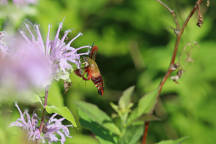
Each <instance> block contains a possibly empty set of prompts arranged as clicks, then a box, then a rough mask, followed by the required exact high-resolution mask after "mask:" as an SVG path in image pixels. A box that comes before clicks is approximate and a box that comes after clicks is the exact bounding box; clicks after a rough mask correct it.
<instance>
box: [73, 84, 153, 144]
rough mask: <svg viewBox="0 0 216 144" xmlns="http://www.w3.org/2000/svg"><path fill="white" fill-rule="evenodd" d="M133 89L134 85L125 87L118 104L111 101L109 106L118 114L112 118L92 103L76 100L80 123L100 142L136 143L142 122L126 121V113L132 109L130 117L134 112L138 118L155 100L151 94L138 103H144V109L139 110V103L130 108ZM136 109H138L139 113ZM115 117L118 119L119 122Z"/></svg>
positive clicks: (103, 143)
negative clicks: (135, 106)
mask: <svg viewBox="0 0 216 144" xmlns="http://www.w3.org/2000/svg"><path fill="white" fill-rule="evenodd" d="M133 90H134V86H132V87H130V88H128V89H126V90H125V91H124V92H123V95H122V96H121V98H120V99H119V102H118V105H115V104H113V103H111V107H112V108H113V109H114V110H115V112H116V113H117V114H118V115H117V116H115V117H113V119H111V118H110V117H109V116H108V115H107V114H106V113H104V112H103V111H102V110H100V109H99V108H98V107H97V106H95V105H93V104H90V103H86V102H78V104H77V106H78V114H79V116H80V124H81V125H82V126H83V127H85V128H87V129H89V130H91V131H92V132H93V133H94V134H95V135H96V137H97V139H98V140H99V141H100V142H101V143H102V144H106V143H107V144H108V143H110V144H125V143H127V144H136V143H137V142H138V141H139V139H140V137H141V136H142V134H143V130H144V126H143V122H142V123H140V124H138V125H137V124H136V123H132V122H131V123H127V121H128V115H129V113H130V112H131V111H132V112H131V113H132V114H133V115H132V117H133V118H134V117H135V116H134V113H135V114H136V116H137V117H136V118H138V117H140V116H141V115H142V114H145V113H149V112H150V110H151V108H152V107H153V106H154V104H155V102H153V101H155V96H154V95H153V96H152V94H151V95H150V96H148V95H147V96H145V100H142V99H141V100H142V101H141V102H140V103H141V104H143V105H144V111H142V112H140V111H141V106H140V104H139V105H138V107H137V108H135V109H134V110H132V109H131V107H132V102H131V97H132V93H133ZM152 97H153V98H152ZM137 109H140V110H139V113H138V111H137ZM138 115H139V116H138ZM136 118H134V119H133V120H135V119H136ZM117 119H119V120H120V123H119V122H118V120H117ZM129 119H130V117H129ZM116 120H117V121H116ZM113 122H115V123H113Z"/></svg>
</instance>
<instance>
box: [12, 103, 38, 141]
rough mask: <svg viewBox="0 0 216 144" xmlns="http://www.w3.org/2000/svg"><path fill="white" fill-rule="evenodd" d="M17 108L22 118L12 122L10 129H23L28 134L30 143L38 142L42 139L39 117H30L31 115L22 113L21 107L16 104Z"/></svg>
mask: <svg viewBox="0 0 216 144" xmlns="http://www.w3.org/2000/svg"><path fill="white" fill-rule="evenodd" d="M15 106H16V107H17V109H18V111H19V113H20V118H18V119H17V120H16V121H15V122H12V123H11V124H10V127H12V126H17V127H21V128H22V129H23V130H25V131H26V132H27V134H28V140H29V141H36V140H40V139H41V134H40V131H39V129H38V128H37V127H38V116H37V114H35V113H34V114H33V116H32V117H30V115H29V113H28V112H27V111H25V112H24V113H22V111H21V110H20V108H19V106H18V105H17V104H15Z"/></svg>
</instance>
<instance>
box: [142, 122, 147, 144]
mask: <svg viewBox="0 0 216 144" xmlns="http://www.w3.org/2000/svg"><path fill="white" fill-rule="evenodd" d="M148 127H149V121H147V122H146V123H145V131H144V135H143V139H142V144H146V139H147V134H148Z"/></svg>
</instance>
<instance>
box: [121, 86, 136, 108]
mask: <svg viewBox="0 0 216 144" xmlns="http://www.w3.org/2000/svg"><path fill="white" fill-rule="evenodd" d="M133 91H134V86H131V87H129V88H128V89H126V90H125V91H124V92H123V95H122V96H121V98H120V100H119V107H120V108H121V109H127V108H128V106H129V104H130V102H131V96H132V93H133Z"/></svg>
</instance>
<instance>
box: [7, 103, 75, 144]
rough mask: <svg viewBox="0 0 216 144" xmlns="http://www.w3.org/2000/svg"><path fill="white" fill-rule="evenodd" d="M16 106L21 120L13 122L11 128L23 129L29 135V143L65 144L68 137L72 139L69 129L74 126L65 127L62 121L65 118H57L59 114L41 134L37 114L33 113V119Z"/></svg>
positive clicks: (50, 120) (53, 116)
mask: <svg viewBox="0 0 216 144" xmlns="http://www.w3.org/2000/svg"><path fill="white" fill-rule="evenodd" d="M15 106H16V107H17V109H18V111H19V113H20V118H18V119H17V120H16V121H15V122H12V123H11V124H10V126H11V127H12V126H17V127H21V128H22V129H23V130H25V131H26V132H27V134H28V140H29V141H33V142H35V141H41V142H42V143H46V142H48V143H49V144H51V143H52V142H57V141H60V142H61V144H64V142H65V140H66V137H69V138H70V137H71V136H70V135H69V130H68V127H71V126H72V125H63V124H62V121H63V120H64V118H61V119H57V118H55V117H56V116H57V114H53V115H52V116H51V118H50V119H49V121H48V122H47V123H46V125H45V126H44V128H43V130H42V133H40V131H39V123H38V121H39V118H38V116H37V114H35V113H33V115H32V117H30V115H29V114H28V112H27V111H25V112H24V113H22V111H21V110H20V108H19V106H18V105H17V104H15ZM58 135H59V136H60V138H59V136H58Z"/></svg>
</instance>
